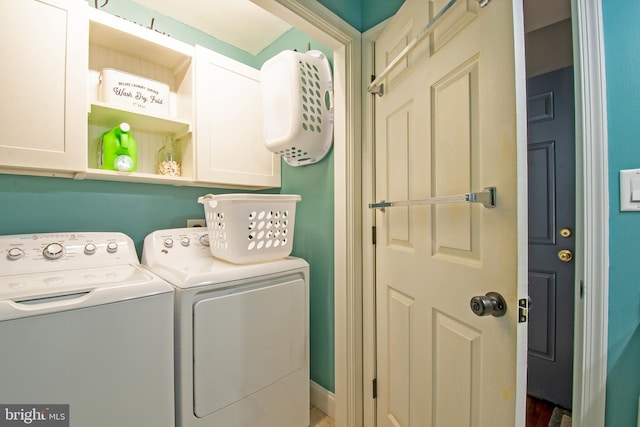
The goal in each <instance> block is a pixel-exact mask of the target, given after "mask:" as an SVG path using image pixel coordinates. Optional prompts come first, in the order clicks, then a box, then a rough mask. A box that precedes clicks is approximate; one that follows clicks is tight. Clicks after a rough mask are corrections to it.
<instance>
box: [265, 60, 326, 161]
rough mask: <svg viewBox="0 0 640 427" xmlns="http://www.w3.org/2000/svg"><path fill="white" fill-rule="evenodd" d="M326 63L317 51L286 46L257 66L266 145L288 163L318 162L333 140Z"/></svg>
mask: <svg viewBox="0 0 640 427" xmlns="http://www.w3.org/2000/svg"><path fill="white" fill-rule="evenodd" d="M332 86H333V83H332V79H331V66H330V64H329V60H328V59H327V57H326V56H325V55H324V54H323V53H322V52H320V51H317V50H310V51H308V52H306V53H301V52H295V51H292V50H285V51H283V52H280V53H279V54H277V55H276V56H274V57H273V58H271V59H269V60H268V61H266V62H265V63H264V64H263V65H262V68H261V69H260V87H261V91H262V111H263V113H262V115H263V123H264V125H263V126H264V142H265V147H266V148H267V149H268V150H269V151H272V152H274V153H276V154H279V155H280V156H282V158H283V159H284V160H285V162H287V163H288V164H289V165H291V166H303V165H308V164H312V163H316V162H318V161H320V160H321V159H322V158H323V157H324V156H326V155H327V153H328V152H329V149H330V148H331V143H332V141H333V105H332V104H333V93H332V91H333V89H332Z"/></svg>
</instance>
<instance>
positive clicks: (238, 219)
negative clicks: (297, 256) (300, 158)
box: [198, 194, 302, 264]
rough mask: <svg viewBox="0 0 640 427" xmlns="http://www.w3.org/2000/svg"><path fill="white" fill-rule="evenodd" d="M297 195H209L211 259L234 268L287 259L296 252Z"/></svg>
mask: <svg viewBox="0 0 640 427" xmlns="http://www.w3.org/2000/svg"><path fill="white" fill-rule="evenodd" d="M301 199H302V198H301V197H300V196H299V195H296V194H291V195H287V194H220V195H213V194H207V195H206V196H202V197H200V198H198V203H202V204H203V205H204V212H205V219H206V221H207V229H208V232H209V249H210V250H211V255H213V256H214V257H216V258H220V259H223V260H225V261H228V262H232V263H235V264H247V263H252V262H261V261H268V260H272V259H276V258H285V257H287V256H289V254H291V250H292V249H293V230H294V225H295V216H296V203H297V202H299V201H300V200H301Z"/></svg>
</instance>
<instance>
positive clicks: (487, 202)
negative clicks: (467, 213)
mask: <svg viewBox="0 0 640 427" xmlns="http://www.w3.org/2000/svg"><path fill="white" fill-rule="evenodd" d="M458 202H466V203H482V205H483V206H484V207H485V208H495V207H496V187H486V188H485V189H484V190H482V191H478V192H477V193H466V194H460V195H458V196H442V197H432V198H430V199H422V200H403V201H401V202H385V201H384V200H383V201H381V202H378V203H369V207H370V208H371V209H382V210H384V208H392V207H396V206H416V205H435V204H440V203H458Z"/></svg>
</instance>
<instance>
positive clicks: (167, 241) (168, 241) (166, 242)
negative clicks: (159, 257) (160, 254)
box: [162, 237, 173, 248]
mask: <svg viewBox="0 0 640 427" xmlns="http://www.w3.org/2000/svg"><path fill="white" fill-rule="evenodd" d="M162 243H163V244H164V247H165V248H172V247H173V239H172V238H171V237H167V238H166V239H164V242H162Z"/></svg>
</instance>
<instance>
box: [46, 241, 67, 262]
mask: <svg viewBox="0 0 640 427" xmlns="http://www.w3.org/2000/svg"><path fill="white" fill-rule="evenodd" d="M42 255H44V257H45V258H46V259H60V258H62V255H64V246H62V245H61V244H60V243H49V244H48V245H47V246H45V248H44V250H43V251H42Z"/></svg>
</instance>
